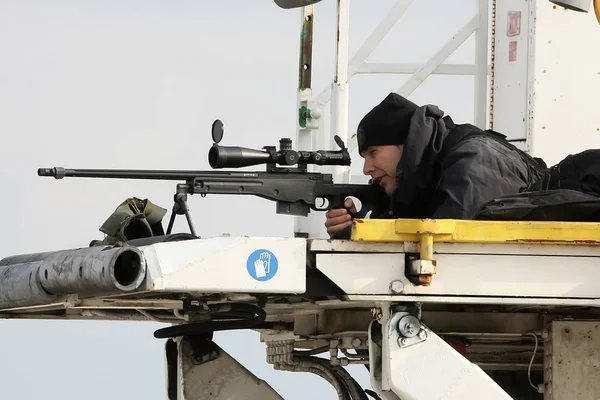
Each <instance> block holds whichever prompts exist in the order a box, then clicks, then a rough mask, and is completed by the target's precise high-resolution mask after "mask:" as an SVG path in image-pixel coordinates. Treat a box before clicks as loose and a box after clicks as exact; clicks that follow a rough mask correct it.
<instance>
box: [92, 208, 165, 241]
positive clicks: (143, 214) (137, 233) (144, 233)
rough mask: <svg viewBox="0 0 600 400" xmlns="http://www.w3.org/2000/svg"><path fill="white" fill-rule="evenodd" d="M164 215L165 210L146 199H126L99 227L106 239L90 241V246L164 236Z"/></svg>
mask: <svg viewBox="0 0 600 400" xmlns="http://www.w3.org/2000/svg"><path fill="white" fill-rule="evenodd" d="M166 213H167V210H166V209H164V208H162V207H160V206H157V205H156V204H154V203H152V202H151V201H150V200H148V199H144V200H141V199H138V198H136V197H131V198H128V199H126V200H125V201H124V202H122V203H121V204H120V205H119V206H118V207H117V208H116V209H115V211H114V212H113V213H112V214H111V215H110V216H109V217H108V219H107V220H106V221H105V222H104V224H102V226H101V227H100V231H101V232H103V233H104V234H106V237H105V238H104V239H103V240H94V241H92V242H91V243H90V246H97V245H113V244H115V243H118V242H126V241H129V240H132V239H140V238H146V237H152V236H160V235H164V234H165V233H164V230H163V226H162V219H163V218H164V216H165V215H166Z"/></svg>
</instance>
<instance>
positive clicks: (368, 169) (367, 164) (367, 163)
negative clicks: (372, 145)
mask: <svg viewBox="0 0 600 400" xmlns="http://www.w3.org/2000/svg"><path fill="white" fill-rule="evenodd" d="M373 170H374V168H373V163H372V162H371V161H370V160H368V159H365V163H364V165H363V174H365V175H370V174H371V172H373Z"/></svg>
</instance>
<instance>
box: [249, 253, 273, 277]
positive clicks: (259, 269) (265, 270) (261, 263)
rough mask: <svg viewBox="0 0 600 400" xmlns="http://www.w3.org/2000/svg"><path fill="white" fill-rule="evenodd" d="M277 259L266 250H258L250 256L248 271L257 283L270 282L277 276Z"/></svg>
mask: <svg viewBox="0 0 600 400" xmlns="http://www.w3.org/2000/svg"><path fill="white" fill-rule="evenodd" d="M277 268H278V263H277V257H275V254H273V253H272V252H270V251H269V250H265V249H258V250H255V251H253V252H252V254H250V255H249V256H248V261H246V269H247V270H248V273H249V274H250V276H251V277H252V278H253V279H255V280H257V281H261V282H264V281H268V280H270V279H271V278H273V277H274V276H275V274H277Z"/></svg>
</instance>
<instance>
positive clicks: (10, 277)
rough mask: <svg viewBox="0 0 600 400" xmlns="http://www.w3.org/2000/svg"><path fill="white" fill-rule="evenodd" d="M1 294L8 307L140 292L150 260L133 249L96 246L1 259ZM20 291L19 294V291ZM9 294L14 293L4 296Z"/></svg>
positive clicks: (5, 305) (139, 251)
mask: <svg viewBox="0 0 600 400" xmlns="http://www.w3.org/2000/svg"><path fill="white" fill-rule="evenodd" d="M0 266H4V267H5V268H3V273H2V274H0V293H3V297H4V300H5V303H4V304H1V305H2V306H4V307H12V306H16V303H15V302H14V301H13V300H10V299H13V298H15V299H20V300H18V303H19V305H25V303H27V305H38V304H44V303H47V302H48V301H49V300H51V299H53V298H54V297H45V298H44V297H40V293H41V292H40V290H43V291H44V292H45V293H46V294H47V296H57V295H67V294H78V295H82V296H89V295H94V294H111V293H119V292H129V291H132V290H135V289H137V288H138V287H139V286H140V285H141V284H142V282H143V280H144V278H145V276H146V260H145V258H144V255H143V253H142V251H141V250H140V249H138V248H137V247H132V246H127V245H125V246H122V247H120V246H119V247H112V246H92V247H87V248H79V249H70V250H61V251H53V252H45V253H34V254H23V255H17V256H11V257H7V258H4V259H2V260H0ZM15 290H17V291H18V292H15ZM5 292H10V293H9V295H8V296H10V298H9V297H7V295H4V293H5ZM1 300H2V298H0V303H1Z"/></svg>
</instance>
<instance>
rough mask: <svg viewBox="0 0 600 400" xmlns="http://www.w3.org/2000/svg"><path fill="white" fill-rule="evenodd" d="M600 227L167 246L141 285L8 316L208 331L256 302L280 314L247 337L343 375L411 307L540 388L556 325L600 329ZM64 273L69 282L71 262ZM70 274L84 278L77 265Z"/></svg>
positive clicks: (466, 226) (454, 227) (58, 297)
mask: <svg viewBox="0 0 600 400" xmlns="http://www.w3.org/2000/svg"><path fill="white" fill-rule="evenodd" d="M599 227H600V224H590V223H577V224H573V223H523V222H501V223H496V222H493V223H490V222H473V221H416V220H397V221H392V220H390V221H383V220H359V221H356V222H355V224H354V229H353V232H352V240H324V239H304V238H255V237H212V238H199V239H189V240H182V241H174V242H160V241H159V242H157V243H151V244H146V245H141V246H136V247H135V249H136V250H137V251H139V252H140V253H141V254H142V255H143V257H142V259H143V262H144V267H145V274H144V277H143V280H139V285H138V286H137V287H135V288H133V287H132V286H131V285H130V286H123V285H121V286H122V288H121V289H119V290H113V291H111V292H110V293H105V294H98V293H96V294H93V295H90V294H88V293H86V292H85V291H83V290H82V291H80V292H76V291H75V292H73V293H58V294H57V293H47V294H48V295H49V296H51V297H52V298H51V300H49V301H46V302H41V301H39V300H35V299H31V300H30V301H29V302H27V299H23V298H21V299H20V300H19V301H20V302H21V303H20V304H21V305H19V306H14V307H7V306H6V305H5V307H4V308H3V309H2V310H0V318H6V319H10V318H22V319H89V320H98V319H100V320H130V321H144V320H145V321H159V322H164V323H166V324H170V325H172V326H173V327H176V326H183V325H185V324H187V323H190V322H198V321H202V318H204V317H206V312H207V310H208V309H209V308H210V307H223V305H224V304H246V305H250V306H253V307H254V306H259V307H261V308H262V309H263V310H264V312H265V314H266V315H265V316H264V320H263V321H262V322H260V323H258V324H257V325H254V326H248V327H247V328H244V329H255V330H257V331H260V332H261V333H262V335H261V337H262V340H263V341H264V342H265V343H266V344H267V348H268V349H269V348H271V347H270V346H275V347H277V346H279V345H280V344H278V343H282V341H283V342H284V343H288V345H290V343H291V346H292V348H296V349H298V348H301V349H309V350H314V349H325V350H322V351H327V349H330V352H331V353H330V354H331V355H330V358H331V360H332V362H333V363H334V364H335V363H337V364H336V365H341V366H343V365H347V364H349V363H367V362H369V360H368V357H367V359H365V358H364V356H363V357H360V356H357V355H351V354H348V353H347V351H348V350H350V349H353V350H355V351H359V352H360V351H363V352H364V351H366V350H367V349H368V348H369V343H372V339H370V338H369V337H370V333H371V332H370V326H371V325H372V323H373V321H378V322H379V323H381V324H385V323H388V322H389V321H390V319H389V318H390V315H391V314H390V313H391V312H392V311H391V310H392V309H394V307H398V306H400V307H402V309H407V310H412V313H413V314H414V315H418V317H419V320H421V321H423V323H424V324H425V325H426V326H427V329H430V330H431V332H432V333H435V334H436V335H438V336H439V337H440V338H442V339H443V340H444V341H445V342H446V343H451V344H452V345H453V346H456V348H457V349H458V350H459V352H460V353H461V354H462V355H463V356H464V357H466V359H468V360H469V361H471V362H472V363H474V364H475V365H478V366H479V367H481V368H482V369H483V370H485V371H487V372H488V373H490V374H499V373H502V371H513V372H514V371H525V372H524V373H527V376H528V377H529V376H530V375H531V374H536V373H537V374H541V373H542V371H543V370H544V351H543V345H544V344H543V343H544V340H545V339H546V338H549V337H551V336H552V326H553V324H557V323H565V321H567V322H566V323H567V324H568V323H569V322H568V321H570V322H571V323H580V322H581V323H583V322H585V321H598V320H600V310H599V308H598V307H599V306H600V286H598V285H597V284H596V282H597V281H598V280H600V269H598V268H597V265H598V264H600V245H599V244H600V229H598V228H599ZM88 250H89V249H87V248H82V249H80V250H70V251H88ZM15 257H16V259H35V260H36V261H35V263H37V264H35V265H38V264H39V263H40V262H41V264H40V265H41V266H40V268H41V269H40V270H39V274H40V276H42V277H44V276H45V273H44V272H45V270H44V268H46V267H47V265H46V267H45V266H44V261H43V260H44V258H43V257H40V256H31V255H28V256H15ZM19 257H22V258H19ZM72 259H76V258H72ZM5 260H6V259H5ZM40 260H41V261H40ZM81 260H85V258H81ZM257 260H259V261H258V262H257ZM3 261H4V260H3ZM53 262H54V264H52V268H53V269H54V273H57V274H58V273H59V272H60V271H59V269H60V268H62V267H61V264H60V263H57V262H56V261H53ZM1 264H2V261H0V265H1ZM4 264H6V261H4ZM81 266H82V267H85V265H83V264H82V265H81ZM2 268H6V267H2ZM69 268H70V269H71V270H74V271H77V265H74V264H73V263H71V264H70V265H69ZM79 271H81V269H79ZM49 276H50V277H52V273H50V274H49ZM82 276H84V277H85V276H86V275H85V274H84V275H82ZM28 279H32V275H30V276H29V277H28ZM81 279H82V280H83V279H84V278H83V277H82V278H81ZM42 281H43V278H42ZM0 282H2V281H0ZM42 287H43V284H42ZM56 287H60V286H56ZM82 287H86V286H85V285H83V286H82ZM4 290H6V288H2V286H0V291H4ZM36 299H37V298H36ZM34 300H35V301H34ZM576 329H583V328H576ZM168 336H169V335H168V334H166V336H157V337H168ZM175 336H178V335H175ZM436 337H437V336H436ZM436 340H437V339H436ZM432 343H433V342H432ZM440 343H441V342H440ZM554 343H555V344H554V346H556V342H554ZM569 344H570V345H571V346H572V345H573V342H569ZM554 348H555V349H556V347H554ZM338 351H344V352H346V354H345V355H342V356H340V354H338ZM548 362H549V361H548V360H546V364H548ZM274 365H277V363H275V364H274ZM550 365H551V362H550ZM392 367H393V366H389V368H388V371H391V369H390V368H392ZM392 369H393V368H392ZM527 371H529V372H527ZM565 373H566V372H565ZM536 379H537V382H539V383H541V382H540V381H541V380H542V378H541V377H537V378H536ZM554 379H559V380H560V379H564V374H563V375H561V376H556V377H555V378H554ZM529 380H530V382H532V381H531V378H529ZM547 382H548V380H546V383H547ZM380 383H381V382H380ZM380 383H377V384H380ZM395 384H397V382H396V383H395ZM529 386H531V385H529ZM529 389H531V390H533V388H532V387H530V388H529ZM536 394H537V393H536ZM532 398H536V397H532Z"/></svg>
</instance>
